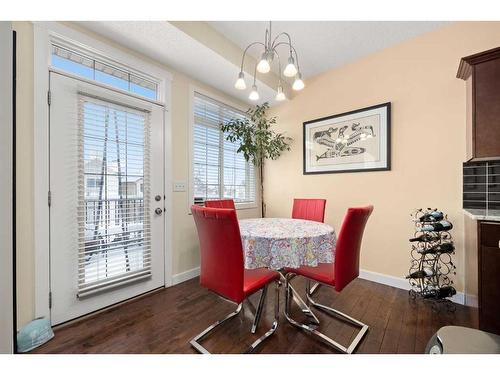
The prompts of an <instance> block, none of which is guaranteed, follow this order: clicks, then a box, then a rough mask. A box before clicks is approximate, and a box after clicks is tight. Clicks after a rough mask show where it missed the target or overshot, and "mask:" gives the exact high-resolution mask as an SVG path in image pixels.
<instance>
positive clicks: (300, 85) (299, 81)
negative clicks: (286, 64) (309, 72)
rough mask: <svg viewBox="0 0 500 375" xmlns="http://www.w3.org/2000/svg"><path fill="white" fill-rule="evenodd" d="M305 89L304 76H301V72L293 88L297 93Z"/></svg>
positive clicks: (296, 77)
mask: <svg viewBox="0 0 500 375" xmlns="http://www.w3.org/2000/svg"><path fill="white" fill-rule="evenodd" d="M304 87H305V84H304V81H302V74H300V72H299V73H297V75H296V76H295V81H294V82H293V85H292V88H293V89H294V90H295V91H299V90H302V89H303V88H304Z"/></svg>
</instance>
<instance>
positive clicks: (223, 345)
mask: <svg viewBox="0 0 500 375" xmlns="http://www.w3.org/2000/svg"><path fill="white" fill-rule="evenodd" d="M293 284H294V285H295V286H296V288H297V290H298V291H301V292H303V291H304V282H303V280H301V279H300V278H297V279H296V280H294V283H293ZM270 288H271V286H270ZM259 294H260V293H257V294H255V295H253V296H252V297H251V298H250V300H251V302H252V303H253V305H254V306H256V305H257V303H258V298H259ZM283 296H284V293H283V287H282V292H281V297H280V298H281V301H280V302H281V306H280V308H281V309H282V308H283ZM273 298H274V293H271V289H270V290H269V292H268V295H267V305H266V309H265V310H264V314H263V317H262V320H261V324H260V327H259V330H258V331H257V333H256V334H255V335H252V334H251V333H250V327H251V325H252V321H253V314H252V312H251V310H252V309H251V308H250V306H249V305H247V304H245V305H244V309H243V311H242V312H241V313H240V315H239V317H236V318H234V319H232V320H230V321H228V322H226V323H225V324H224V325H222V326H221V327H219V328H218V329H217V330H216V331H214V332H213V333H212V334H211V335H210V336H209V337H207V338H206V339H205V340H204V341H203V345H204V346H205V347H206V348H208V350H210V351H211V352H214V353H241V352H243V351H244V350H245V349H246V348H247V347H248V346H249V345H250V344H251V343H252V342H253V341H254V340H255V339H256V338H257V337H258V336H259V335H261V334H263V333H264V332H265V331H267V330H268V329H269V325H270V323H271V322H272V320H273V303H274V299H273ZM316 299H317V300H318V301H319V302H321V303H324V304H327V305H329V306H332V307H334V308H336V309H338V310H341V311H343V312H345V313H347V314H349V315H351V316H353V317H354V318H356V319H358V320H361V321H362V322H364V323H366V324H368V325H369V326H370V329H369V331H368V334H367V335H366V336H365V338H364V339H363V341H362V342H361V344H360V346H359V347H358V350H357V353H423V351H424V348H425V345H426V344H427V341H428V340H429V338H430V337H431V336H432V335H433V334H434V333H435V332H436V331H437V329H439V328H440V327H442V326H445V325H462V326H467V327H473V328H477V311H476V310H475V309H471V308H468V307H465V306H462V305H457V310H456V311H455V312H454V313H449V312H446V311H445V310H443V311H441V312H435V311H433V310H432V309H431V306H430V304H428V303H425V302H423V301H418V302H415V301H412V300H410V299H409V298H408V293H407V292H406V291H404V290H401V289H396V288H392V287H389V286H386V285H382V284H378V283H374V282H370V281H367V280H362V279H357V280H355V281H354V282H353V283H351V285H349V286H348V287H347V288H345V289H344V290H343V291H342V293H340V294H337V293H335V292H334V291H333V289H330V288H327V287H321V288H320V289H319V291H318V292H317V298H316ZM235 308H236V306H235V305H232V304H231V303H229V302H227V301H225V300H222V299H221V298H219V297H218V296H216V295H215V294H213V293H211V292H209V291H207V290H205V289H203V288H201V287H200V286H199V285H198V279H197V278H196V279H192V280H189V281H186V282H184V283H182V284H179V285H176V286H174V287H171V288H168V289H164V290H160V291H157V292H155V293H153V294H150V295H147V296H144V297H142V298H139V299H137V300H134V301H131V302H129V303H126V304H123V305H121V306H117V307H114V308H111V309H109V310H106V311H104V312H102V313H99V314H97V315H94V316H90V317H88V318H85V319H82V320H80V321H77V322H75V323H71V324H69V325H66V326H63V327H60V328H56V330H55V338H54V339H52V340H51V341H49V342H48V343H47V344H45V345H44V346H42V347H40V348H38V349H37V350H35V351H34V353H195V350H194V349H192V348H191V346H190V345H189V340H190V339H191V338H193V337H194V336H195V335H196V334H198V333H199V332H201V331H203V330H204V329H205V328H206V327H208V326H209V325H210V324H212V323H213V322H214V321H216V320H218V319H220V318H222V317H223V316H225V315H226V314H228V313H229V312H231V311H233V310H235ZM314 311H315V312H316V311H317V310H314ZM293 315H294V317H296V318H297V319H300V316H301V315H300V313H299V312H297V311H295V312H294V314H293ZM317 315H318V318H319V319H320V321H321V327H320V330H321V331H322V332H324V333H325V334H327V335H330V336H332V337H335V338H336V340H337V341H339V342H340V343H342V344H347V343H348V342H349V341H350V340H351V339H352V338H353V337H354V335H355V333H356V332H357V331H355V329H354V328H352V327H351V326H349V325H346V324H345V323H342V322H339V321H337V320H334V319H332V318H330V317H329V316H327V315H325V314H323V313H321V312H319V311H318V312H317ZM257 352H258V353H335V351H333V350H331V349H330V348H329V347H327V346H325V345H324V344H322V343H320V342H318V341H316V340H315V339H314V338H313V337H311V336H310V335H308V334H306V333H304V332H303V331H301V330H298V329H297V328H295V327H292V326H291V325H290V324H288V322H287V321H286V320H285V319H284V317H283V315H281V318H280V326H279V327H278V330H277V331H276V333H275V334H274V335H273V336H272V337H271V338H269V339H268V340H267V341H266V342H265V343H263V344H262V345H261V346H260V348H259V349H258V351H257Z"/></svg>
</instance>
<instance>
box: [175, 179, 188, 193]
mask: <svg viewBox="0 0 500 375" xmlns="http://www.w3.org/2000/svg"><path fill="white" fill-rule="evenodd" d="M174 191H186V182H185V181H174Z"/></svg>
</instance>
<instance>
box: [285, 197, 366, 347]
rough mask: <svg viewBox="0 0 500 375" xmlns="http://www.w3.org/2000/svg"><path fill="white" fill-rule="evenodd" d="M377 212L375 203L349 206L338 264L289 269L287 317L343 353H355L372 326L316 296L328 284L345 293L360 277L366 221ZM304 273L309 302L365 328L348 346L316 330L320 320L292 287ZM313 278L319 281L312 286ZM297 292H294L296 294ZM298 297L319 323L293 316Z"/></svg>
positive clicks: (338, 250)
mask: <svg viewBox="0 0 500 375" xmlns="http://www.w3.org/2000/svg"><path fill="white" fill-rule="evenodd" d="M372 211H373V206H367V207H356V208H349V209H347V213H346V215H345V216H344V221H343V222H342V226H341V228H340V232H339V235H338V239H337V246H336V249H335V260H334V263H320V264H318V266H317V267H308V266H301V267H299V268H287V269H286V270H285V271H286V272H287V274H286V277H285V280H286V281H285V286H286V302H285V317H286V318H287V320H288V321H289V322H290V323H291V324H292V325H294V326H297V327H299V328H302V329H304V330H306V331H307V332H309V333H311V334H314V335H315V336H317V337H319V338H320V339H321V340H322V341H324V342H325V343H326V344H328V345H330V346H332V347H334V348H335V349H338V350H340V351H341V352H343V353H348V354H351V353H352V352H353V351H354V350H355V349H356V347H357V346H358V344H359V343H360V341H361V339H362V338H363V336H364V335H365V334H366V332H367V331H368V326H367V325H366V324H364V323H362V322H360V321H358V320H356V319H354V318H352V317H350V316H348V315H346V314H344V313H342V312H340V311H338V310H335V309H333V308H331V307H328V306H325V305H322V304H319V303H317V302H316V301H314V300H313V299H312V295H313V293H314V292H315V291H317V290H318V288H319V286H320V285H328V286H332V287H334V288H335V290H336V291H337V292H341V291H342V289H344V288H345V287H346V286H347V285H348V284H349V283H350V282H351V281H353V280H354V279H356V278H357V277H358V276H359V253H360V249H361V240H362V238H363V232H364V230H365V226H366V222H367V221H368V218H369V217H370V215H371V213H372ZM299 275H300V276H303V277H305V278H307V284H306V285H307V286H306V297H307V301H308V302H309V305H312V306H313V307H315V308H317V309H320V310H323V311H324V312H326V313H328V314H330V315H332V316H333V317H335V318H339V319H341V320H344V321H346V322H348V323H350V324H353V325H354V326H357V327H359V328H361V330H360V331H359V333H358V334H357V336H356V337H355V338H354V340H353V341H352V342H351V344H350V345H349V346H348V347H345V346H343V345H341V344H339V343H338V342H336V341H334V340H333V339H331V338H330V337H328V336H326V335H325V334H323V333H321V332H319V331H317V330H316V328H317V326H318V322H319V321H318V319H317V318H316V316H315V315H314V313H312V311H311V310H310V309H308V306H307V305H306V304H305V303H304V301H302V300H301V299H300V297H298V296H297V295H296V293H294V292H295V291H294V290H293V289H291V285H290V281H291V280H292V279H293V278H294V277H295V276H299ZM311 280H312V281H315V282H316V284H315V285H314V286H313V287H312V288H311ZM292 293H293V294H292ZM290 297H293V300H295V301H296V302H297V303H298V304H299V306H300V307H301V309H302V312H304V313H306V315H308V316H309V317H311V318H313V319H314V321H315V323H313V324H302V323H299V322H297V321H295V320H294V319H292V318H291V317H290V303H291V299H290Z"/></svg>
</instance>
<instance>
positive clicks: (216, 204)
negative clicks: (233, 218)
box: [205, 199, 236, 210]
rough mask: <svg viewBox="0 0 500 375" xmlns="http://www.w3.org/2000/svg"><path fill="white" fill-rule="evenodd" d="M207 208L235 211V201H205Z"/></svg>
mask: <svg viewBox="0 0 500 375" xmlns="http://www.w3.org/2000/svg"><path fill="white" fill-rule="evenodd" d="M205 207H212V208H230V209H232V210H235V209H236V207H235V206H234V201H233V200H232V199H218V200H208V201H205Z"/></svg>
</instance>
